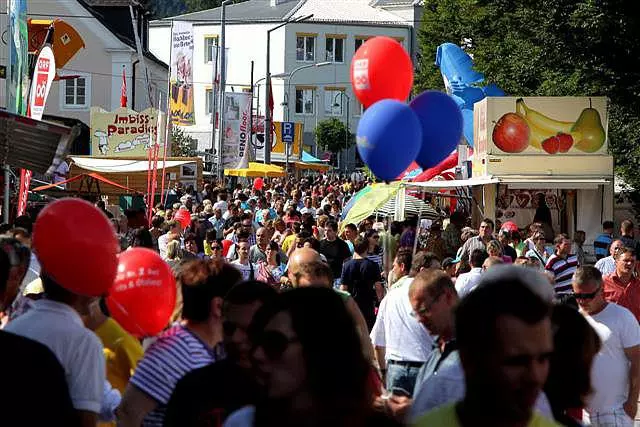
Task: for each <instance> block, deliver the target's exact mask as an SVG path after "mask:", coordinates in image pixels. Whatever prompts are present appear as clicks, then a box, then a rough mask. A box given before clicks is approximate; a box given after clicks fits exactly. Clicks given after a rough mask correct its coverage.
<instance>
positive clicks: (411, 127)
mask: <svg viewBox="0 0 640 427" xmlns="http://www.w3.org/2000/svg"><path fill="white" fill-rule="evenodd" d="M445 96H446V95H445ZM356 142H357V146H358V152H359V153H360V157H361V158H362V160H363V161H364V162H365V163H366V164H367V166H368V167H369V169H371V172H373V173H374V175H375V176H376V177H378V178H379V179H381V180H383V181H392V180H394V179H396V178H397V177H398V175H400V174H401V173H402V172H404V170H405V169H406V168H407V167H408V166H409V165H410V164H411V162H413V161H414V160H415V159H416V155H417V154H418V151H419V150H420V144H421V142H422V128H421V125H420V121H419V120H418V118H417V117H416V115H415V114H414V112H413V111H412V110H411V108H409V106H408V105H407V104H405V103H403V102H400V101H395V100H391V99H384V100H382V101H379V102H376V103H375V104H373V105H372V106H371V107H369V108H367V110H366V111H365V112H364V114H363V115H362V118H361V119H360V123H359V124H358V133H357V137H356Z"/></svg>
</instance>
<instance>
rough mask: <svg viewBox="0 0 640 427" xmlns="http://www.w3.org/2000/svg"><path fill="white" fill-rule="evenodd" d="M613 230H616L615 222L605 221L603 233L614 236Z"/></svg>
mask: <svg viewBox="0 0 640 427" xmlns="http://www.w3.org/2000/svg"><path fill="white" fill-rule="evenodd" d="M613 229H614V225H613V221H605V222H603V223H602V231H603V232H605V233H607V234H613Z"/></svg>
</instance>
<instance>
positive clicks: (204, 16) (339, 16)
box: [152, 0, 415, 26]
mask: <svg viewBox="0 0 640 427" xmlns="http://www.w3.org/2000/svg"><path fill="white" fill-rule="evenodd" d="M377 1H384V2H385V3H386V2H388V3H389V4H388V5H389V6H391V5H395V4H396V3H400V4H402V5H406V6H411V5H412V4H413V3H414V1H415V0H377ZM381 6H383V5H381ZM221 12H222V8H220V7H217V8H215V9H209V10H202V11H200V12H193V13H187V14H184V15H178V16H173V17H170V18H165V19H160V20H157V21H153V22H152V25H154V26H161V25H168V23H169V22H170V21H171V20H181V21H191V22H194V23H197V22H202V23H207V24H210V23H218V22H220V18H221V16H220V15H221ZM225 13H226V21H227V22H229V23H233V22H234V21H235V22H241V23H244V22H246V23H254V22H282V21H285V20H287V19H291V18H295V17H302V16H306V15H311V14H312V15H313V17H312V18H311V19H309V20H307V21H305V22H341V23H360V22H371V23H376V24H393V25H403V26H409V25H408V24H407V23H405V22H404V21H403V20H402V19H401V18H400V17H398V16H397V15H395V14H393V13H391V12H389V11H387V10H385V9H384V8H383V7H379V6H378V4H375V5H372V1H371V0H288V1H284V2H282V3H280V4H278V5H276V6H271V1H270V0H248V1H244V2H241V3H236V4H232V5H229V6H227V7H226V10H225Z"/></svg>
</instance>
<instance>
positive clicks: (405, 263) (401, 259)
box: [393, 248, 413, 279]
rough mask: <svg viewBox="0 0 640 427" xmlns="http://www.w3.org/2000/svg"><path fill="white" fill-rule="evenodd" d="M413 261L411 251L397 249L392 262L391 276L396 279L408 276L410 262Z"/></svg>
mask: <svg viewBox="0 0 640 427" xmlns="http://www.w3.org/2000/svg"><path fill="white" fill-rule="evenodd" d="M412 261H413V251H411V250H410V249H408V248H402V249H399V250H398V252H397V253H396V257H395V259H394V260H393V274H394V275H395V277H396V279H399V278H401V277H403V276H406V275H408V274H409V271H410V270H411V262H412Z"/></svg>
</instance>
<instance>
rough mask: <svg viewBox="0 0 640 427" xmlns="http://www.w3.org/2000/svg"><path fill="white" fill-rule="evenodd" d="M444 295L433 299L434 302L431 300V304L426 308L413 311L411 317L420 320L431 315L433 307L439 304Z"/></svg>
mask: <svg viewBox="0 0 640 427" xmlns="http://www.w3.org/2000/svg"><path fill="white" fill-rule="evenodd" d="M442 295H443V294H442V293H440V294H438V295H436V297H435V298H433V300H431V302H430V303H429V304H427V305H426V306H424V307H422V308H419V309H417V310H412V311H411V316H412V317H415V318H419V317H421V316H424V315H425V314H427V313H429V312H430V311H431V309H432V308H433V306H434V305H435V304H436V303H437V302H438V300H439V299H440V297H441V296H442Z"/></svg>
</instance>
